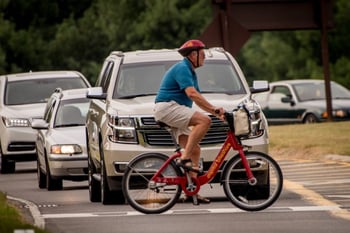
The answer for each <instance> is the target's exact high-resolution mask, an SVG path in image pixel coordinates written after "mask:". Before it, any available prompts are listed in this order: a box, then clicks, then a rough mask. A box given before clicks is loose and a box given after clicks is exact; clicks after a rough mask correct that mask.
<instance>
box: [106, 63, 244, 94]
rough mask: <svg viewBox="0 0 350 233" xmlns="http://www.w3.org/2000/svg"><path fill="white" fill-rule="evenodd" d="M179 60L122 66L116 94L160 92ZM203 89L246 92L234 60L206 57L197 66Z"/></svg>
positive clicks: (205, 90)
mask: <svg viewBox="0 0 350 233" xmlns="http://www.w3.org/2000/svg"><path fill="white" fill-rule="evenodd" d="M175 62H177V61H173V62H164V63H160V62H158V63H136V64H124V65H122V66H121V69H120V72H119V75H118V79H117V83H116V86H117V88H115V89H114V93H113V98H114V99H118V98H134V97H137V96H146V95H156V94H157V92H158V89H159V85H160V82H161V79H162V78H163V75H164V73H165V72H166V71H167V70H168V69H169V68H170V66H171V65H173V64H174V63H175ZM196 73H197V76H198V82H199V87H200V89H201V92H202V93H225V94H229V95H233V94H246V91H245V89H244V87H243V84H242V82H241V80H240V78H239V76H238V74H237V73H236V71H235V70H234V69H233V66H232V64H231V63H230V62H228V61H224V60H217V61H206V62H205V64H204V66H202V67H200V68H198V69H196Z"/></svg>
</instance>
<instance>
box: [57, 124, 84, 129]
mask: <svg viewBox="0 0 350 233" xmlns="http://www.w3.org/2000/svg"><path fill="white" fill-rule="evenodd" d="M83 125H85V124H81V123H71V124H61V125H55V128H61V127H73V126H83Z"/></svg>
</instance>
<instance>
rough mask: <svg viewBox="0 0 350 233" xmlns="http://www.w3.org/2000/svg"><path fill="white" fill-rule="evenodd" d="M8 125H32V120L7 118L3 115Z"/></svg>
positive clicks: (3, 119)
mask: <svg viewBox="0 0 350 233" xmlns="http://www.w3.org/2000/svg"><path fill="white" fill-rule="evenodd" d="M2 121H3V122H4V124H5V126H6V127H30V122H29V120H28V119H25V118H6V117H2Z"/></svg>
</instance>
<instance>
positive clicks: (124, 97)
mask: <svg viewBox="0 0 350 233" xmlns="http://www.w3.org/2000/svg"><path fill="white" fill-rule="evenodd" d="M150 95H156V94H154V93H149V94H135V95H126V96H120V97H118V99H132V98H136V97H143V96H150Z"/></svg>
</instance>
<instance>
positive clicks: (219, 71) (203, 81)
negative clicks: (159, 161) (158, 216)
mask: <svg viewBox="0 0 350 233" xmlns="http://www.w3.org/2000/svg"><path fill="white" fill-rule="evenodd" d="M205 52H206V59H205V64H204V66H202V67H201V68H198V69H196V72H197V76H198V81H199V86H200V88H201V91H202V94H203V95H204V96H205V98H207V99H208V100H209V101H210V102H211V103H212V104H213V105H214V106H222V107H224V108H225V109H227V110H232V109H234V108H236V107H237V106H238V105H239V104H240V103H242V102H244V103H246V105H248V106H249V108H250V109H249V110H250V112H251V114H254V117H256V118H257V121H256V122H255V123H256V124H254V125H253V129H252V135H251V137H250V139H247V140H245V142H244V144H245V145H248V146H250V147H251V149H252V150H255V151H261V152H265V153H267V151H268V133H267V129H266V127H267V125H266V120H265V118H264V115H263V113H262V112H261V109H260V106H259V104H258V103H256V102H255V101H254V100H252V99H251V93H252V92H258V91H262V90H257V89H254V88H249V86H248V84H247V82H246V80H245V78H244V75H243V73H242V71H241V69H240V68H239V66H238V64H237V63H236V61H235V59H234V58H233V57H232V56H231V55H230V54H229V53H228V52H227V51H225V50H223V49H222V48H211V49H208V50H206V51H205ZM181 59H183V58H182V56H180V54H179V53H178V52H177V50H175V49H174V50H167V49H162V50H147V51H134V52H125V53H123V52H112V53H111V54H110V55H109V56H108V57H107V58H106V60H105V62H104V64H103V67H102V70H101V73H100V76H99V78H98V80H97V83H96V86H97V87H95V88H91V89H90V90H89V92H90V93H89V94H88V97H89V98H91V99H92V101H91V104H90V109H89V111H88V116H87V137H88V139H87V141H88V169H89V193H90V200H91V201H92V202H96V201H102V203H103V204H105V203H109V202H124V197H123V193H122V189H121V180H122V176H123V172H124V170H125V167H126V165H127V163H128V162H129V161H130V160H131V159H132V158H133V157H134V156H136V155H138V154H141V153H145V152H159V153H165V154H168V155H169V154H171V153H173V152H174V149H175V147H174V145H173V143H172V139H171V136H170V134H169V133H168V132H167V131H166V130H164V129H161V128H160V127H159V126H158V125H157V124H156V122H155V120H154V117H153V106H154V98H155V96H156V93H157V91H158V88H159V84H160V82H161V79H162V77H163V74H164V73H165V72H166V70H167V69H168V68H169V67H170V66H171V65H173V64H174V63H176V62H178V61H180V60H181ZM265 90H266V88H265ZM194 107H195V108H197V107H196V106H195V105H194ZM197 109H198V110H199V111H202V110H200V109H199V108H197ZM210 117H211V118H212V125H211V127H210V129H209V131H208V133H207V134H206V136H205V137H204V139H203V140H202V141H201V148H202V150H201V157H202V159H203V166H204V170H206V169H207V168H208V166H209V164H210V163H211V162H212V161H213V159H214V158H215V156H216V155H217V153H218V150H219V148H220V146H221V145H222V143H223V142H224V140H225V138H226V129H227V125H226V124H225V123H224V122H223V121H221V120H219V119H218V118H216V117H214V116H210ZM232 155H234V153H232ZM219 180H220V179H219V177H217V179H215V180H214V181H213V182H219Z"/></svg>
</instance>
